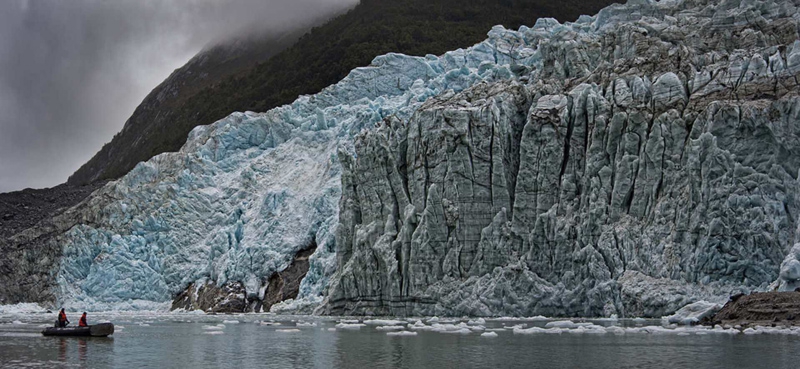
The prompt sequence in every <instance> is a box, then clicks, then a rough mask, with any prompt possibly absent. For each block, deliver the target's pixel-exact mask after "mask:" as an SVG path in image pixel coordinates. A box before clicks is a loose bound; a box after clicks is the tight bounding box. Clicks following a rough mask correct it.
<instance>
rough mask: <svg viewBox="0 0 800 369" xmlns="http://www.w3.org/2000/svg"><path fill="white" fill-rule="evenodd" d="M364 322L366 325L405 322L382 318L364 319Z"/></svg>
mask: <svg viewBox="0 0 800 369" xmlns="http://www.w3.org/2000/svg"><path fill="white" fill-rule="evenodd" d="M364 324H366V325H399V324H405V322H404V321H402V320H382V319H372V320H365V321H364Z"/></svg>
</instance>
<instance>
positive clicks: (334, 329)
mask: <svg viewBox="0 0 800 369" xmlns="http://www.w3.org/2000/svg"><path fill="white" fill-rule="evenodd" d="M328 332H336V328H328Z"/></svg>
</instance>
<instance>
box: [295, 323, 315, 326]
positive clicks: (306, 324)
mask: <svg viewBox="0 0 800 369" xmlns="http://www.w3.org/2000/svg"><path fill="white" fill-rule="evenodd" d="M295 325H296V326H298V327H316V326H317V322H297V324H295Z"/></svg>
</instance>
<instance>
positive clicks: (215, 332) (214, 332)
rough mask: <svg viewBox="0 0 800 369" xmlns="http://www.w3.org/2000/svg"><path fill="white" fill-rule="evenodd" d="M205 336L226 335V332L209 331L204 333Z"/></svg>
mask: <svg viewBox="0 0 800 369" xmlns="http://www.w3.org/2000/svg"><path fill="white" fill-rule="evenodd" d="M203 334H211V335H214V334H225V332H223V331H208V332H203Z"/></svg>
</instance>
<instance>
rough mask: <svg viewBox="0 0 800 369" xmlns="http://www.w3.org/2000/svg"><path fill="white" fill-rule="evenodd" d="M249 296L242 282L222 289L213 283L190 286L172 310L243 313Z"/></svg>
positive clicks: (173, 302) (178, 297) (178, 298)
mask: <svg viewBox="0 0 800 369" xmlns="http://www.w3.org/2000/svg"><path fill="white" fill-rule="evenodd" d="M246 307H247V294H246V291H245V288H244V285H243V284H242V283H240V282H228V283H226V284H224V285H222V286H221V287H218V286H216V285H215V284H214V283H213V282H206V283H205V284H201V285H195V284H194V283H192V284H190V285H189V287H187V288H186V290H184V291H183V292H181V293H180V294H179V295H178V296H177V297H175V300H173V301H172V310H175V309H186V310H203V311H205V312H213V313H243V312H245V309H246Z"/></svg>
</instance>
